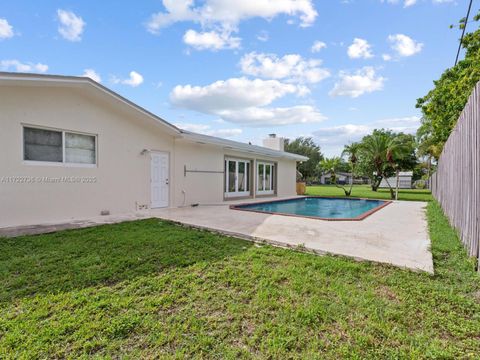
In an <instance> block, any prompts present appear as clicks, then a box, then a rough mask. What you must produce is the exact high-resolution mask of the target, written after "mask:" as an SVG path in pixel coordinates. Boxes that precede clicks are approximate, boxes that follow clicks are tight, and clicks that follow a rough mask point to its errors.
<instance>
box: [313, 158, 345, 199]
mask: <svg viewBox="0 0 480 360" xmlns="http://www.w3.org/2000/svg"><path fill="white" fill-rule="evenodd" d="M341 164H342V159H341V158H340V157H337V156H336V157H332V158H325V159H323V160H322V161H320V163H319V164H318V167H319V169H320V170H321V171H322V172H323V173H329V174H330V178H331V182H332V183H333V184H334V185H335V186H336V187H338V188H340V189H343V191H344V192H345V196H350V194H351V193H352V187H351V186H350V190H347V189H346V188H345V187H344V186H340V185H338V184H337V170H338V168H339V166H341Z"/></svg>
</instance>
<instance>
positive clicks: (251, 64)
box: [240, 52, 330, 83]
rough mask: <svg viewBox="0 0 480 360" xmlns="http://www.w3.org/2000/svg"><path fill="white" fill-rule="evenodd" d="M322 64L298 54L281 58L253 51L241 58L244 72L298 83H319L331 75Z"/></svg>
mask: <svg viewBox="0 0 480 360" xmlns="http://www.w3.org/2000/svg"><path fill="white" fill-rule="evenodd" d="M321 64H322V62H321V61H320V60H316V59H310V60H305V59H303V58H302V56H300V55H298V54H288V55H285V56H283V57H281V58H279V57H278V56H277V55H275V54H261V53H256V52H251V53H248V54H245V55H244V56H243V57H242V58H241V59H240V67H241V68H242V72H243V73H244V74H247V75H253V76H259V77H262V78H270V79H285V80H287V81H289V82H298V83H318V82H320V81H322V80H323V79H326V78H327V77H329V76H330V72H329V71H328V70H327V69H324V68H321V67H320V65H321Z"/></svg>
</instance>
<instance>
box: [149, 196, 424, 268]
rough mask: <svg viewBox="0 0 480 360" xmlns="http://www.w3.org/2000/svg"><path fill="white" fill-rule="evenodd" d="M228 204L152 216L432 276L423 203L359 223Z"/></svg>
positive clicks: (395, 205)
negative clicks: (250, 209)
mask: <svg viewBox="0 0 480 360" xmlns="http://www.w3.org/2000/svg"><path fill="white" fill-rule="evenodd" d="M234 203H241V202H232V203H231V204H234ZM231 204H230V203H229V204H225V203H223V204H218V205H204V206H198V207H184V208H169V209H158V210H152V211H151V215H153V216H155V217H158V218H161V219H166V220H171V221H175V222H179V223H182V224H185V225H189V226H193V227H198V228H203V229H208V230H213V231H218V232H220V233H224V234H227V235H232V236H236V237H240V238H244V239H248V240H255V241H264V242H267V243H270V244H272V245H276V246H282V247H304V248H305V249H306V250H310V251H313V252H315V253H318V254H325V253H329V254H337V255H344V256H349V257H353V258H355V259H359V260H369V261H376V262H381V263H387V264H391V265H395V266H398V267H403V268H408V269H412V270H421V271H426V272H429V273H433V260H432V254H431V252H430V238H429V236H428V230H427V221H426V214H425V206H426V203H424V202H415V201H394V202H392V203H391V204H390V205H388V206H386V207H384V208H383V209H381V210H379V211H377V212H375V213H373V214H372V215H370V216H369V217H367V218H366V219H364V220H361V221H325V220H318V219H310V218H302V217H291V216H282V215H272V214H262V213H255V212H247V211H240V210H234V209H230V205H231Z"/></svg>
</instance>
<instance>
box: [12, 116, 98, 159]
mask: <svg viewBox="0 0 480 360" xmlns="http://www.w3.org/2000/svg"><path fill="white" fill-rule="evenodd" d="M21 125H22V141H21V145H22V164H23V165H29V166H30V165H33V166H55V167H72V168H96V167H98V135H97V134H90V133H86V132H82V131H73V130H64V129H58V128H52V127H48V126H38V125H31V124H24V123H22V124H21ZM25 128H32V129H40V130H47V131H57V132H61V133H62V162H54V161H40V160H39V161H37V160H25V133H24V132H25ZM65 133H69V134H78V135H87V136H93V137H94V138H95V163H94V164H82V163H69V162H66V161H65Z"/></svg>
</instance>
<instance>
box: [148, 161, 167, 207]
mask: <svg viewBox="0 0 480 360" xmlns="http://www.w3.org/2000/svg"><path fill="white" fill-rule="evenodd" d="M169 169H170V167H169V157H168V154H167V153H159V152H158V153H157V152H152V153H151V175H150V176H151V178H150V182H151V198H152V199H151V208H152V209H153V208H161V207H167V206H168V197H169V196H168V195H169V188H170V186H169V183H170V174H169V172H170V171H169Z"/></svg>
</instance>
